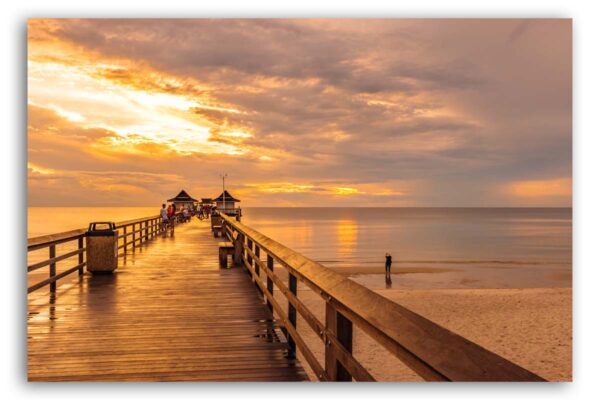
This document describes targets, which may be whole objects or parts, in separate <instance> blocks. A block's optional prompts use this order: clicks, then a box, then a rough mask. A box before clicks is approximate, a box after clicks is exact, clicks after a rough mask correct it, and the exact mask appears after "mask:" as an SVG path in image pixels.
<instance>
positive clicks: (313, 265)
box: [220, 214, 544, 381]
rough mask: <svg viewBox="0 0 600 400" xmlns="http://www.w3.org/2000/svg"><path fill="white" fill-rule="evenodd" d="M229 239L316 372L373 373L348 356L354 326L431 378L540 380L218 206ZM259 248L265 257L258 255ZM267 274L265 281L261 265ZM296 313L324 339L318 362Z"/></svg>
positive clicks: (334, 375)
mask: <svg viewBox="0 0 600 400" xmlns="http://www.w3.org/2000/svg"><path fill="white" fill-rule="evenodd" d="M220 218H222V219H223V221H224V222H225V223H224V224H223V226H224V227H225V228H224V232H225V233H226V235H227V236H228V237H229V239H230V240H231V241H233V242H234V246H235V255H234V261H235V262H236V263H238V264H239V265H242V264H243V265H244V266H245V267H246V269H248V272H249V273H250V274H251V276H252V278H253V280H254V282H255V284H256V285H257V287H258V288H259V290H260V291H261V293H262V294H263V295H264V296H265V298H266V301H267V303H268V305H269V308H270V309H271V310H273V309H274V310H275V313H276V314H277V315H278V317H279V318H280V319H281V321H282V323H283V325H284V327H285V330H286V332H287V336H288V341H289V342H290V345H291V348H292V351H294V350H295V348H296V346H297V345H298V349H299V350H300V351H301V353H302V354H303V356H304V357H305V358H306V360H307V362H308V363H309V365H310V367H311V368H312V369H313V371H314V372H315V374H317V376H318V378H319V379H320V380H351V379H352V378H354V379H355V380H372V379H373V377H372V376H370V374H369V373H368V371H367V370H366V369H365V368H364V367H363V366H362V365H361V364H360V362H358V361H357V360H356V359H355V358H354V357H353V356H352V330H353V326H354V325H356V326H357V327H360V328H361V329H362V330H363V331H364V332H365V333H366V334H367V335H369V336H370V337H371V338H373V339H374V340H375V341H377V342H378V343H379V344H381V345H382V346H383V347H384V348H386V349H387V350H388V351H389V352H390V353H392V354H393V355H394V356H396V357H397V358H398V359H400V360H401V361H402V362H404V363H405V364H406V365H407V366H408V367H409V368H411V369H412V370H413V371H415V372H416V373H417V374H419V375H420V376H421V377H423V378H424V379H425V380H430V381H544V379H543V378H541V377H540V376H538V375H536V374H534V373H532V372H530V371H528V370H526V369H524V368H522V367H520V366H519V365H517V364H515V363H513V362H511V361H509V360H507V359H505V358H503V357H501V356H500V355H498V354H495V353H493V352H491V351H489V350H487V349H485V348H483V347H481V346H479V345H478V344H476V343H474V342H471V341H470V340H468V339H466V338H464V337H462V336H459V335H457V334H455V333H453V332H451V331H449V330H448V329H446V328H444V327H442V326H440V325H438V324H436V323H435V322H432V321H430V320H428V319H426V318H424V317H422V316H420V315H419V314H416V313H414V312H412V311H410V310H409V309H407V308H405V307H403V306H401V305H399V304H397V303H394V302H393V301H391V300H389V299H387V298H385V297H383V296H381V295H379V294H377V293H375V292H373V291H372V290H370V289H367V288H366V287H364V286H362V285H360V284H358V283H356V282H354V281H352V280H350V279H348V278H346V277H344V276H342V275H341V274H338V273H336V272H334V271H332V270H330V269H328V268H326V267H324V266H323V265H321V264H319V263H317V262H315V261H313V260H311V259H309V258H307V257H305V256H303V255H302V254H300V253H298V252H296V251H294V250H292V249H290V248H288V247H286V246H284V245H282V244H281V243H278V242H276V241H275V240H273V239H271V238H269V237H267V236H265V235H263V234H262V233H260V232H258V231H256V230H254V229H252V228H250V227H249V226H246V225H244V224H242V223H240V222H237V221H235V220H234V219H233V218H230V217H228V216H227V215H224V214H220ZM261 251H262V252H264V253H266V256H267V265H265V263H264V262H263V261H262V260H261V257H260V256H261ZM274 261H277V262H278V263H279V264H280V265H281V266H283V267H284V268H285V269H286V270H287V271H288V273H289V283H288V286H285V284H283V282H282V281H281V279H279V278H278V277H277V276H276V275H275V274H274V272H273V262H274ZM261 271H263V272H264V273H265V274H266V275H267V285H266V287H265V285H264V283H263V282H262V280H261V279H260V272H261ZM297 280H300V281H301V282H302V283H304V284H305V285H306V286H307V287H308V288H310V289H311V290H313V291H314V292H316V293H317V294H319V295H320V296H321V297H322V298H323V299H324V300H325V302H326V317H325V320H326V321H325V326H323V324H322V323H320V322H319V321H318V320H317V318H315V317H314V315H313V314H312V313H311V312H310V311H309V310H308V308H307V307H306V306H304V305H303V304H302V302H301V301H300V300H299V299H298V297H296V284H297ZM273 282H275V283H276V285H277V286H278V287H279V289H280V290H281V291H282V293H283V294H284V295H285V297H286V298H287V299H288V313H287V314H286V313H285V312H284V311H283V308H282V307H281V306H280V305H278V304H277V303H276V301H275V298H274V296H273V294H272V293H273V286H272V285H273ZM297 312H298V313H300V315H301V317H303V318H304V319H305V320H306V322H307V324H308V325H309V326H310V327H311V328H312V329H313V330H314V331H315V332H316V333H317V335H318V336H319V337H320V338H321V340H322V341H323V343H324V345H325V368H323V367H321V365H320V364H319V363H318V362H317V361H316V358H315V357H314V355H313V354H312V353H311V351H310V350H309V349H308V347H307V346H306V344H305V343H304V342H303V340H302V337H301V336H300V334H299V332H298V331H297V330H296V315H297Z"/></svg>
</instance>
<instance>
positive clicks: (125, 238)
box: [123, 225, 127, 255]
mask: <svg viewBox="0 0 600 400" xmlns="http://www.w3.org/2000/svg"><path fill="white" fill-rule="evenodd" d="M123 255H127V225H125V226H124V227H123Z"/></svg>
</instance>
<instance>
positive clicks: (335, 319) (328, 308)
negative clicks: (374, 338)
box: [325, 301, 352, 381]
mask: <svg viewBox="0 0 600 400" xmlns="http://www.w3.org/2000/svg"><path fill="white" fill-rule="evenodd" d="M325 329H326V330H328V331H329V332H330V333H331V334H332V335H334V336H335V337H336V338H337V340H338V341H339V342H340V343H341V344H342V346H344V348H345V349H346V350H347V351H348V353H350V354H352V322H351V321H350V320H349V319H347V318H346V317H344V316H343V315H342V314H341V313H339V312H338V311H337V310H336V309H335V307H334V306H333V305H332V304H331V303H330V302H329V301H328V302H327V303H326V305H325ZM325 373H326V374H327V379H329V380H330V381H351V380H352V375H350V373H349V372H348V371H347V370H346V369H345V368H344V367H343V366H342V365H341V364H340V362H339V361H338V360H337V357H336V355H335V351H334V347H333V346H332V345H331V340H330V339H329V338H326V339H325Z"/></svg>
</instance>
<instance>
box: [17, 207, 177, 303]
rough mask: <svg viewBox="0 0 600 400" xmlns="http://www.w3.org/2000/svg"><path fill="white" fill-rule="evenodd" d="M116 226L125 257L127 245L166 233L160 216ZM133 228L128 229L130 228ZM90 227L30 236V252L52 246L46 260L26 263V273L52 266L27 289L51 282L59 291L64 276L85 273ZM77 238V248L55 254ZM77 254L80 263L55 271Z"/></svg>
mask: <svg viewBox="0 0 600 400" xmlns="http://www.w3.org/2000/svg"><path fill="white" fill-rule="evenodd" d="M177 214H180V213H177ZM115 227H116V229H117V231H118V233H117V241H118V240H119V239H122V244H121V245H118V243H117V249H118V250H123V251H122V252H119V253H118V255H119V256H123V255H125V254H126V253H127V247H128V246H132V247H133V248H134V249H135V247H136V245H141V244H142V243H143V242H144V241H148V240H150V239H152V238H153V237H155V236H156V235H158V234H159V233H162V232H164V230H165V227H164V226H163V224H162V222H161V218H160V216H159V215H156V216H151V217H145V218H137V219H132V220H128V221H122V222H117V223H116V224H115ZM129 227H132V229H131V230H130V231H129V230H128V228H129ZM86 231H87V229H75V230H72V231H67V232H61V233H54V234H50V235H44V236H37V237H33V238H29V239H27V251H28V252H30V251H34V250H40V249H43V248H45V247H47V248H48V249H49V254H48V258H46V259H45V260H43V261H40V262H36V263H34V264H31V265H28V266H27V272H32V271H36V270H39V269H40V268H43V267H48V268H49V277H48V278H47V279H45V280H43V281H41V282H38V283H36V284H34V285H32V286H30V287H28V288H27V293H31V292H33V291H35V290H37V289H39V288H41V287H44V286H46V285H50V291H51V292H54V291H56V282H57V281H58V280H59V279H61V278H64V277H65V276H67V275H69V274H71V273H73V272H75V271H78V272H79V275H80V276H81V275H83V268H84V267H85V266H86V262H87V261H86V260H84V255H85V251H86V248H85V247H84V243H83V242H84V240H83V238H84V236H85V232H86ZM75 240H77V242H78V243H77V250H73V251H69V252H67V253H65V254H62V255H56V245H58V244H62V243H68V242H72V241H75ZM74 256H78V261H77V265H75V266H74V267H72V268H69V269H67V270H66V271H63V272H61V273H59V274H57V273H56V263H57V262H59V261H64V260H66V259H69V258H71V257H74Z"/></svg>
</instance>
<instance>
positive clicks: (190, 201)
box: [167, 189, 198, 209]
mask: <svg viewBox="0 0 600 400" xmlns="http://www.w3.org/2000/svg"><path fill="white" fill-rule="evenodd" d="M167 201H168V202H170V203H171V202H172V203H173V204H175V207H177V209H179V208H180V207H188V208H193V207H194V203H197V202H198V200H196V199H194V198H193V197H192V196H190V195H189V194H187V192H186V191H185V190H183V189H182V190H181V192H179V194H178V195H177V196H175V197H173V198H172V199H169V200H167Z"/></svg>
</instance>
